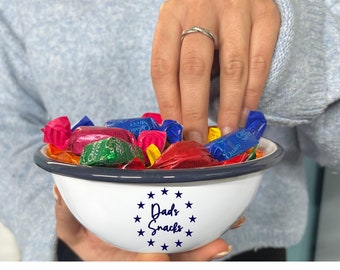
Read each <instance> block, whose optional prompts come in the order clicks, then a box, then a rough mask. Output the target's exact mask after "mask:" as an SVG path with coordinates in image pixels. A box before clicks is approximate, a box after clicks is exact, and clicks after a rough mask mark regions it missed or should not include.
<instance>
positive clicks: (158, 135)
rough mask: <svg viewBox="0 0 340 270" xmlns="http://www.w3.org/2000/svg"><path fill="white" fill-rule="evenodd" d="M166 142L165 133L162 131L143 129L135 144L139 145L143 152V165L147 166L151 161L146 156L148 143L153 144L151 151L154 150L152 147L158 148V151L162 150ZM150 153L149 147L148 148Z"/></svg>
mask: <svg viewBox="0 0 340 270" xmlns="http://www.w3.org/2000/svg"><path fill="white" fill-rule="evenodd" d="M165 143H166V133H165V132H164V131H158V130H143V131H142V132H141V133H140V134H139V136H138V138H137V143H136V145H137V146H139V147H140V148H141V149H142V151H143V154H144V160H145V165H146V166H149V165H150V164H151V161H150V160H149V158H148V154H147V149H148V148H149V146H150V145H153V147H152V150H151V151H155V149H154V147H156V148H157V149H158V151H159V152H163V150H164V147H165ZM149 153H150V149H149Z"/></svg>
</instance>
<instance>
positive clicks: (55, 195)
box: [52, 185, 61, 205]
mask: <svg viewBox="0 0 340 270" xmlns="http://www.w3.org/2000/svg"><path fill="white" fill-rule="evenodd" d="M52 191H53V197H54V199H55V201H56V203H57V204H58V205H61V201H60V193H59V190H58V189H57V186H56V185H53V190H52Z"/></svg>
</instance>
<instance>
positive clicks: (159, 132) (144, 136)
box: [41, 111, 266, 169]
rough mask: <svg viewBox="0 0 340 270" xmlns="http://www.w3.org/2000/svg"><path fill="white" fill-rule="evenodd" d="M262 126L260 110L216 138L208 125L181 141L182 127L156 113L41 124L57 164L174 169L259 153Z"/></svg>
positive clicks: (228, 161)
mask: <svg viewBox="0 0 340 270" xmlns="http://www.w3.org/2000/svg"><path fill="white" fill-rule="evenodd" d="M265 128H266V119H265V117H264V115H263V114H262V113H261V112H258V111H251V112H250V113H249V116H248V119H247V123H246V125H245V127H244V128H241V129H239V130H238V131H236V132H234V133H231V134H228V135H224V136H221V132H220V130H219V129H218V128H217V127H209V130H208V142H207V144H205V145H201V144H199V143H197V142H194V141H185V140H183V126H182V125H181V124H179V123H178V122H176V121H174V120H162V118H161V116H160V114H158V113H145V114H144V115H142V116H141V117H140V118H131V119H112V120H108V121H107V122H106V123H105V124H104V126H96V125H94V123H93V122H92V121H91V120H90V119H89V118H88V117H87V116H84V117H83V118H82V119H81V120H80V121H79V122H78V123H77V124H75V125H74V126H73V127H72V128H71V123H70V121H69V119H68V118H67V116H61V117H58V118H56V119H54V120H52V121H50V122H48V123H47V124H46V126H45V127H44V128H42V129H41V130H42V132H43V133H44V139H43V141H44V142H45V143H46V144H47V147H46V149H47V150H46V154H47V156H48V157H50V158H51V159H55V160H58V161H61V162H66V163H72V164H80V165H86V166H109V167H117V168H122V169H178V168H197V167H210V166H216V165H223V164H233V163H238V162H244V161H247V160H250V159H255V158H258V157H261V156H262V155H263V153H262V152H261V151H260V150H259V149H258V148H257V146H258V144H259V139H260V138H261V136H262V134H263V132H264V130H265Z"/></svg>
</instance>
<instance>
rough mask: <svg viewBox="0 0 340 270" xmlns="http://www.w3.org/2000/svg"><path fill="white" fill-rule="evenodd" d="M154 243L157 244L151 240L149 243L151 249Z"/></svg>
mask: <svg viewBox="0 0 340 270" xmlns="http://www.w3.org/2000/svg"><path fill="white" fill-rule="evenodd" d="M154 243H155V241H153V240H152V239H150V240H149V241H148V245H149V247H150V246H153V244H154Z"/></svg>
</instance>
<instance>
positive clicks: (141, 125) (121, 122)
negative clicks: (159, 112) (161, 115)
mask: <svg viewBox="0 0 340 270" xmlns="http://www.w3.org/2000/svg"><path fill="white" fill-rule="evenodd" d="M104 125H105V126H106V127H119V128H124V129H126V130H128V131H130V132H131V133H133V134H134V135H135V136H136V138H138V136H139V134H140V133H141V132H142V131H143V130H159V125H158V124H157V122H156V121H155V120H154V119H153V118H129V119H112V120H108V121H106V122H105V124H104Z"/></svg>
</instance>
